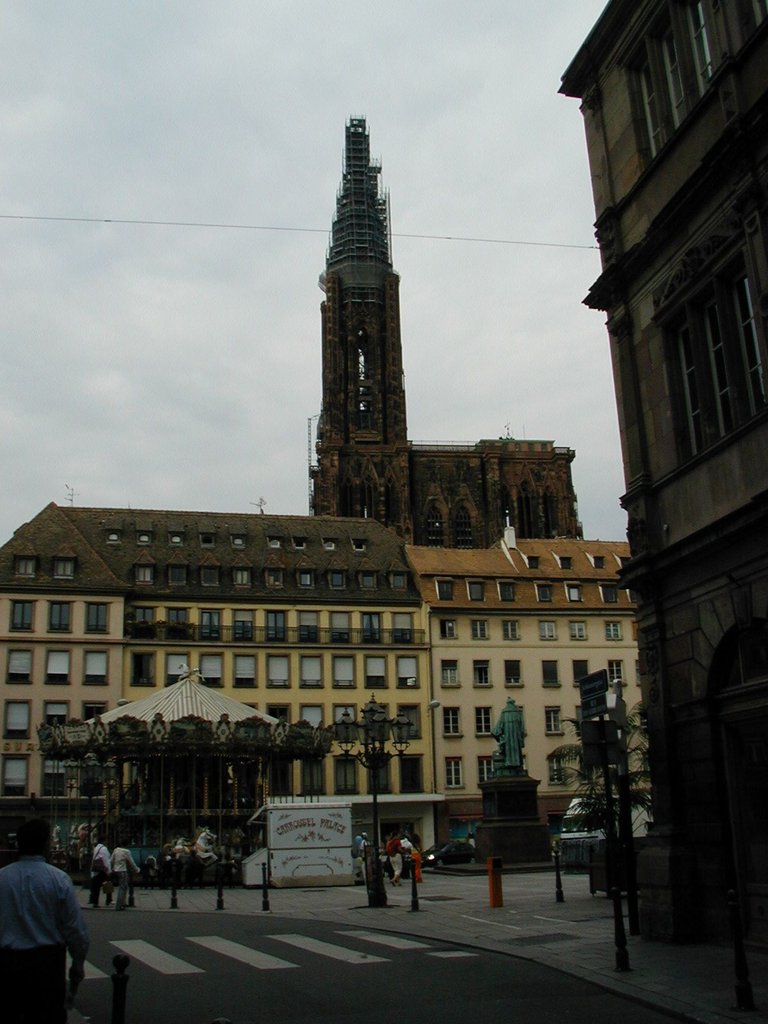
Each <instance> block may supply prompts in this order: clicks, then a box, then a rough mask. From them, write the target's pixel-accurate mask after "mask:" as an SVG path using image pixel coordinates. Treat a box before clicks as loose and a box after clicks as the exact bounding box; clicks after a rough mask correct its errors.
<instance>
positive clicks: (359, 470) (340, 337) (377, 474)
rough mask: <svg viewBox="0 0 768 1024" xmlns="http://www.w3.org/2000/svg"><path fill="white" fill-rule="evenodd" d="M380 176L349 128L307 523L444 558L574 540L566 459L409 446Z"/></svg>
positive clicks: (359, 130)
mask: <svg viewBox="0 0 768 1024" xmlns="http://www.w3.org/2000/svg"><path fill="white" fill-rule="evenodd" d="M380 172H381V168H380V167H379V166H378V165H377V164H372V163H371V159H370V145H369V138H368V130H367V127H366V123H365V121H364V120H363V119H362V118H352V119H351V120H350V122H349V124H348V125H347V129H346V151H345V164H344V173H343V178H342V183H341V188H340V190H339V193H338V199H337V205H336V216H335V219H334V222H333V229H332V235H331V244H330V247H329V250H328V257H327V260H326V269H325V272H324V274H323V275H322V277H321V286H322V288H323V290H324V291H325V301H324V302H323V304H322V324H323V399H322V412H321V416H320V421H319V424H318V431H317V458H318V464H317V466H315V467H313V469H312V477H313V488H314V491H313V511H314V513H315V514H316V515H334V516H361V517H371V518H374V519H377V520H379V521H380V522H382V523H384V524H385V525H387V526H392V527H394V528H395V529H396V530H397V532H398V533H399V534H400V536H402V537H404V538H405V539H407V540H409V541H413V542H414V543H415V544H423V545H435V546H445V547H460V548H472V547H486V546H488V545H489V544H492V543H495V542H496V541H498V539H499V537H501V535H502V533H503V531H504V527H505V526H513V527H514V528H515V530H516V532H517V535H518V536H519V537H555V536H563V537H578V536H580V525H579V523H578V521H577V511H576V496H575V494H574V490H573V481H572V479H571V462H572V461H573V458H574V452H573V451H572V450H571V449H570V448H560V447H556V446H555V445H554V444H553V443H552V442H551V441H518V440H515V439H514V438H499V439H498V440H487V441H478V442H477V444H473V445H437V444H435V445H432V444H427V445H423V444H419V445H414V444H412V443H411V442H409V441H408V430H407V420H406V403H405V386H404V380H403V355H402V345H401V340H400V299H399V289H400V278H399V276H398V275H397V274H396V273H395V271H394V270H393V268H392V256H391V247H390V226H389V214H388V200H387V196H386V193H383V192H382V191H381V189H380V187H379V174H380Z"/></svg>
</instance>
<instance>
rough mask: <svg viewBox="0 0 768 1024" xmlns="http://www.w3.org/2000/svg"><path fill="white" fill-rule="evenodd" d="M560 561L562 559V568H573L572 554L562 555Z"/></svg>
mask: <svg viewBox="0 0 768 1024" xmlns="http://www.w3.org/2000/svg"><path fill="white" fill-rule="evenodd" d="M559 561H560V568H561V569H570V568H572V565H571V561H572V560H571V556H570V555H560V559H559Z"/></svg>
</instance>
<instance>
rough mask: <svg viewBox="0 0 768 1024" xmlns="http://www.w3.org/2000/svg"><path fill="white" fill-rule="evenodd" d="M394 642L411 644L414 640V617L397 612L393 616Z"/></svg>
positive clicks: (408, 613) (407, 613) (406, 613)
mask: <svg viewBox="0 0 768 1024" xmlns="http://www.w3.org/2000/svg"><path fill="white" fill-rule="evenodd" d="M392 640H393V642H394V643H396V644H409V643H411V641H412V640H413V615H412V614H411V613H410V612H395V613H394V615H393V616H392Z"/></svg>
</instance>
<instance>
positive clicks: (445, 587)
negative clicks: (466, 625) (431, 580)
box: [435, 580, 453, 601]
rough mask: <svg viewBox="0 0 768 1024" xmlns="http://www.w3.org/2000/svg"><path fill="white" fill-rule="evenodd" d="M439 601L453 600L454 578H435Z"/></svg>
mask: <svg viewBox="0 0 768 1024" xmlns="http://www.w3.org/2000/svg"><path fill="white" fill-rule="evenodd" d="M435 582H436V584H437V599H438V601H452V600H453V580H435Z"/></svg>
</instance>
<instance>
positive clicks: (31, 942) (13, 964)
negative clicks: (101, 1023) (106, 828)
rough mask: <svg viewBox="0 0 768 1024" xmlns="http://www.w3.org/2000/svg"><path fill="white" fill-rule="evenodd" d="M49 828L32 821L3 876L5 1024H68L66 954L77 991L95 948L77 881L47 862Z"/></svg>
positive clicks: (0, 934) (0, 928)
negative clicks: (90, 948) (13, 861)
mask: <svg viewBox="0 0 768 1024" xmlns="http://www.w3.org/2000/svg"><path fill="white" fill-rule="evenodd" d="M50 837H51V832H50V826H49V825H48V822H47V821H44V820H43V819H42V818H30V819H29V820H27V821H25V822H24V823H23V824H22V825H20V826H19V829H18V831H17V833H16V838H17V843H18V850H19V859H18V860H17V861H16V862H15V863H14V864H9V865H8V866H7V867H4V868H3V869H2V870H0V992H2V994H3V995H2V1005H3V1010H2V1019H3V1024H66V1020H67V1007H66V999H67V981H66V965H67V952H69V955H70V956H71V958H72V966H71V968H70V971H69V979H70V982H71V984H72V985H73V986H74V987H77V985H78V984H79V983H80V982H81V981H82V980H83V977H84V976H85V971H84V964H85V957H86V954H87V952H88V945H89V942H90V939H89V935H88V929H87V928H86V926H85V921H84V920H83V915H82V911H81V910H80V904H79V903H78V900H77V896H76V895H75V890H74V886H73V885H72V880H71V879H70V877H69V875H67V874H66V872H64V871H62V870H61V869H60V868H56V867H54V866H53V865H52V864H48V863H47V862H46V855H47V853H48V849H49V844H50Z"/></svg>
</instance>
